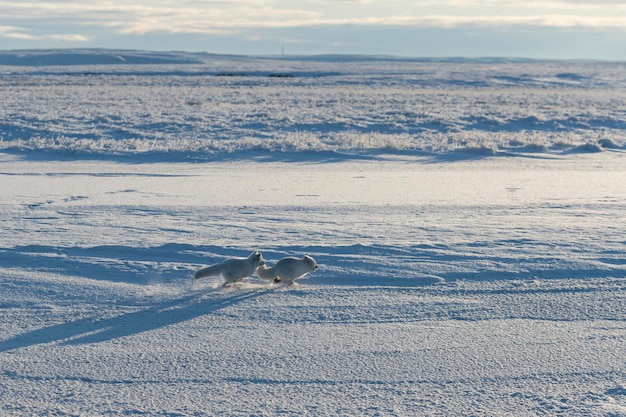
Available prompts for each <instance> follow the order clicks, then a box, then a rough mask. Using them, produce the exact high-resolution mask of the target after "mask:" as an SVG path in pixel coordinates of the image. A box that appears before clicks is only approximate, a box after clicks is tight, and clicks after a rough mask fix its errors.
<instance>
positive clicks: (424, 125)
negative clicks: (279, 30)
mask: <svg viewBox="0 0 626 417" xmlns="http://www.w3.org/2000/svg"><path fill="white" fill-rule="evenodd" d="M84 55H87V56H88V59H87V60H85V59H86V58H85V57H84ZM112 55H114V56H119V57H122V58H124V60H126V61H125V62H126V63H125V64H120V63H119V62H115V63H113V62H112V61H111V60H110V56H112ZM42 56H45V58H46V59H43V58H42ZM7 57H8V58H7ZM69 57H71V59H70V58H69ZM133 57H134V58H133ZM18 58H19V59H18ZM131 58H132V59H131ZM11 59H13V61H11ZM20 59H21V61H19V60H20ZM16 60H17V61H16ZM168 60H169V61H168ZM18 61H19V62H18ZM110 61H111V62H110ZM113 61H114V60H113ZM118 61H119V60H118ZM85 62H86V63H88V64H89V65H80V64H81V63H82V64H84V63H85ZM50 63H53V64H54V65H58V66H54V67H52V66H46V65H50ZM95 63H97V64H99V65H97V66H96V65H95ZM0 64H4V65H5V66H4V67H0V89H2V92H3V101H2V102H0V108H1V109H2V112H0V117H1V119H0V137H1V138H2V139H1V140H0V147H1V148H2V151H1V152H0V190H1V192H0V316H1V317H2V320H0V415H3V416H4V415H7V416H32V415H49V416H78V415H85V416H87V415H88V416H98V415H103V416H128V415H153V416H219V415H224V416H275V415H293V416H295V415H311V416H408V415H493V416H537V415H585V416H625V415H626V362H625V361H624V358H625V357H626V344H625V343H624V340H625V338H626V325H625V323H626V308H625V306H626V280H625V278H626V256H625V253H626V238H625V236H624V212H625V211H626V187H625V186H624V184H626V155H625V152H624V151H625V149H624V137H623V129H624V121H625V120H626V113H625V112H624V108H626V107H625V106H624V99H625V97H626V95H625V93H624V92H625V91H626V90H624V79H623V75H620V74H623V73H620V70H621V69H623V67H622V65H621V64H619V63H597V62H580V63H577V62H545V61H540V62H534V61H523V60H495V61H493V62H492V61H490V60H452V59H451V60H402V59H391V58H383V57H378V58H367V59H366V58H365V57H317V58H315V59H314V58H308V59H304V58H301V59H295V58H280V57H274V58H259V57H257V58H250V57H223V56H221V57H220V56H212V55H207V54H183V53H171V54H163V53H158V54H157V53H150V52H132V51H108V52H107V51H64V52H63V53H61V52H59V51H31V52H28V51H21V52H3V53H0ZM7 64H10V65H7ZM59 64H65V65H59ZM70 64H71V65H70ZM100 64H101V65H100ZM18 65H21V66H18ZM277 75H281V76H277ZM620 77H621V78H620ZM427 120H428V121H427ZM255 250H259V251H261V252H262V253H263V257H264V258H265V260H266V261H267V262H268V264H269V265H270V266H271V265H274V264H275V263H276V261H278V260H279V259H281V258H283V257H285V256H297V257H299V258H301V257H302V256H304V255H310V256H312V257H313V258H315V260H316V261H317V263H318V265H319V269H317V270H316V271H313V272H311V273H309V274H308V275H307V276H306V277H304V278H302V279H301V280H298V281H297V282H296V284H294V285H292V286H286V285H283V284H280V283H279V284H274V283H268V282H266V281H263V280H260V279H259V278H258V277H257V276H256V275H253V276H252V277H251V278H248V279H245V280H244V281H242V282H241V283H238V284H235V285H233V286H232V287H227V288H222V283H223V281H222V280H221V279H220V278H219V277H216V278H207V279H206V280H205V279H203V280H197V281H196V282H193V280H192V276H193V274H194V272H195V271H197V270H198V269H200V268H202V267H204V266H207V265H210V264H215V263H219V262H222V261H223V260H225V259H227V258H232V257H246V256H248V255H249V254H250V252H252V251H255Z"/></svg>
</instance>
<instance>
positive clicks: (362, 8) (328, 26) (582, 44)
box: [0, 0, 626, 60]
mask: <svg viewBox="0 0 626 417" xmlns="http://www.w3.org/2000/svg"><path fill="white" fill-rule="evenodd" d="M32 48H124V49H148V50H159V51H162V50H184V51H206V52H215V53H232V54H253V55H266V54H281V53H283V51H284V53H285V54H291V55H309V54H326V53H330V54H377V55H378V54H388V55H400V56H417V57H425V56H428V57H439V56H466V57H477V56H482V57H486V56H489V57H491V56H510V57H530V58H557V59H562V58H586V59H609V60H626V0H413V1H411V0H297V1H296V0H292V1H287V0H148V1H143V2H142V1H126V0H109V1H88V0H0V49H32Z"/></svg>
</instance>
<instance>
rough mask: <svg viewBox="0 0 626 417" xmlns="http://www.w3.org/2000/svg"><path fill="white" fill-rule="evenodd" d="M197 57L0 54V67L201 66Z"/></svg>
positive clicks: (63, 51) (70, 52)
mask: <svg viewBox="0 0 626 417" xmlns="http://www.w3.org/2000/svg"><path fill="white" fill-rule="evenodd" d="M203 62H204V60H202V59H201V58H200V57H199V56H198V55H194V54H192V53H185V52H148V51H132V50H108V49H58V50H52V49H51V50H15V51H0V65H11V66H27V67H37V66H66V65H112V64H116V65H119V64H131V65H141V64H201V63H203Z"/></svg>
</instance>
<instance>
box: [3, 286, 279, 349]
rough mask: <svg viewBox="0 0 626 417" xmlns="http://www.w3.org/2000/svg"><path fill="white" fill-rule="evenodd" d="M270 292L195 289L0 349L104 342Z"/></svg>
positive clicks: (30, 335)
mask: <svg viewBox="0 0 626 417" xmlns="http://www.w3.org/2000/svg"><path fill="white" fill-rule="evenodd" d="M270 291H271V289H262V290H258V289H255V290H251V291H245V292H242V291H235V292H232V293H230V292H229V293H224V292H222V291H220V290H217V291H215V292H213V293H211V292H209V293H206V292H196V293H194V294H189V295H186V296H184V297H180V298H176V299H173V300H169V301H166V302H161V303H158V304H156V305H153V306H150V307H148V308H144V309H142V310H138V311H133V312H128V313H122V314H119V315H115V316H111V317H102V315H93V316H91V317H86V318H82V319H79V320H74V321H68V322H64V323H60V324H56V325H53V326H48V327H43V328H41V329H37V330H32V331H29V332H25V333H21V334H18V335H15V336H13V337H10V338H8V339H5V340H2V341H0V352H7V351H11V350H15V349H19V348H24V347H29V346H35V345H42V344H47V343H55V342H56V343H60V344H62V345H81V344H91V343H100V342H106V341H110V340H114V339H118V338H122V337H126V336H132V335H136V334H140V333H144V332H149V331H152V330H157V329H160V328H164V327H167V326H170V325H174V324H178V323H182V322H186V321H189V320H193V319H195V318H198V317H200V316H203V315H209V314H213V313H216V312H218V311H219V310H222V309H225V308H227V307H230V306H233V305H236V304H239V303H243V302H246V301H247V300H251V299H254V298H258V297H261V296H263V295H264V294H267V293H268V292H270Z"/></svg>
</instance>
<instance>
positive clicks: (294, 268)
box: [257, 255, 317, 285]
mask: <svg viewBox="0 0 626 417" xmlns="http://www.w3.org/2000/svg"><path fill="white" fill-rule="evenodd" d="M316 269H317V263H315V259H313V258H311V257H310V256H309V255H306V256H305V257H304V258H302V259H298V258H294V257H287V258H283V259H281V260H280V261H278V262H276V265H274V266H273V267H271V268H268V267H266V266H265V265H262V266H260V267H259V269H257V275H258V276H259V278H261V279H266V280H274V282H281V281H282V282H284V283H285V284H288V285H291V284H293V282H294V281H295V280H296V279H298V278H300V277H302V276H304V275H306V274H308V273H309V272H311V271H315V270H316Z"/></svg>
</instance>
